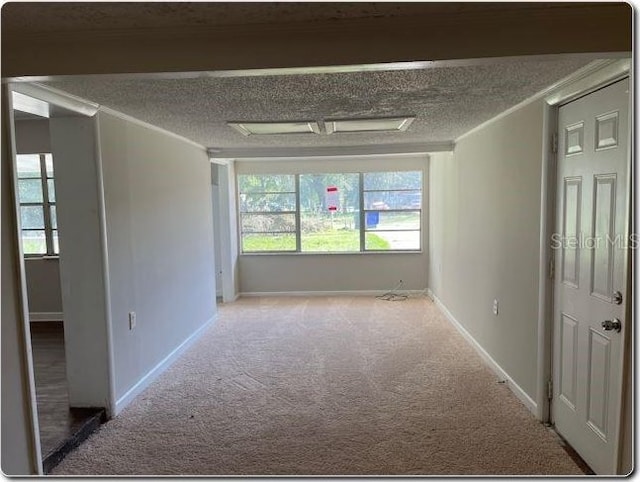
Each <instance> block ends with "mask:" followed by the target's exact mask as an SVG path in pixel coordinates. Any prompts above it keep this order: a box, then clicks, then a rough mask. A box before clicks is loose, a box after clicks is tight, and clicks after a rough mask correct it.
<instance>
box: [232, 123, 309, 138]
mask: <svg viewBox="0 0 640 482" xmlns="http://www.w3.org/2000/svg"><path fill="white" fill-rule="evenodd" d="M227 125H229V126H230V127H233V128H234V129H235V130H237V131H238V132H240V133H241V134H242V135H245V136H264V135H272V134H320V126H318V123H317V122H316V121H299V122H227Z"/></svg>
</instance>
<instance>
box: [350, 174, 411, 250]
mask: <svg viewBox="0 0 640 482" xmlns="http://www.w3.org/2000/svg"><path fill="white" fill-rule="evenodd" d="M363 191H364V192H363V194H364V207H365V211H364V213H365V235H364V245H365V249H368V250H376V249H389V248H387V247H385V246H384V245H383V244H381V243H380V240H381V239H382V240H383V241H385V242H386V244H388V245H389V246H393V248H392V249H394V250H402V249H410V250H419V249H420V219H421V217H422V176H421V173H420V172H371V173H365V174H364V190H363Z"/></svg>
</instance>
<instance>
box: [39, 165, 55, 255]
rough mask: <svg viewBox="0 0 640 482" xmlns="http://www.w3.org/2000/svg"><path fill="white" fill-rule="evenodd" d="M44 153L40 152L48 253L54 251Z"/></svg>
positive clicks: (50, 253)
mask: <svg viewBox="0 0 640 482" xmlns="http://www.w3.org/2000/svg"><path fill="white" fill-rule="evenodd" d="M45 159H46V157H45V155H44V154H40V179H41V184H42V210H43V211H44V236H45V238H46V242H47V254H48V255H52V254H54V252H53V232H52V230H51V207H50V205H49V184H48V183H47V164H46V161H45Z"/></svg>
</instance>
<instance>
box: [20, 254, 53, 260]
mask: <svg viewBox="0 0 640 482" xmlns="http://www.w3.org/2000/svg"><path fill="white" fill-rule="evenodd" d="M24 259H25V260H27V261H28V260H39V261H58V260H59V259H60V255H59V254H25V255H24Z"/></svg>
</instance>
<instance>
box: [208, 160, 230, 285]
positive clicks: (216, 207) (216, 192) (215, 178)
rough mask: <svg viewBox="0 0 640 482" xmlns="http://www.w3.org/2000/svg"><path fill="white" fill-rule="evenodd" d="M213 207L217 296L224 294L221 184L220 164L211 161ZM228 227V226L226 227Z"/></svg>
mask: <svg viewBox="0 0 640 482" xmlns="http://www.w3.org/2000/svg"><path fill="white" fill-rule="evenodd" d="M211 209H212V210H213V245H214V246H213V257H214V261H215V268H216V296H217V297H218V296H222V246H221V236H220V231H221V229H222V227H221V224H220V215H221V213H220V210H221V206H220V186H219V173H218V165H217V164H214V163H211ZM226 229H228V227H227V228H226Z"/></svg>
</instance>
